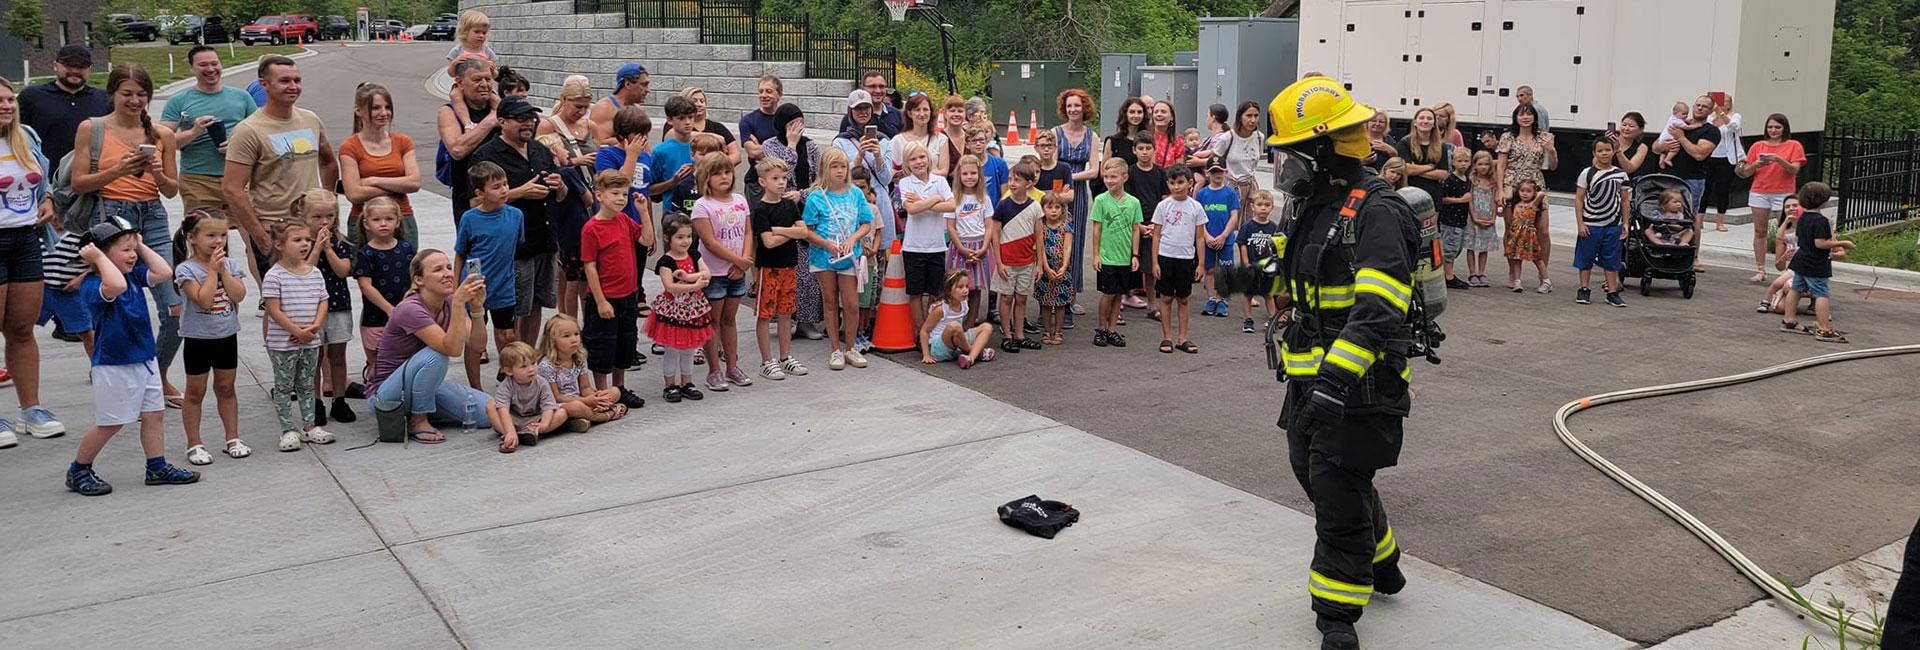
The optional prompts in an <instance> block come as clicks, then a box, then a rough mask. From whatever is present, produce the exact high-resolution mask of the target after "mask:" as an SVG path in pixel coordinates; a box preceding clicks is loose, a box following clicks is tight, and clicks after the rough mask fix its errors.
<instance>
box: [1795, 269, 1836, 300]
mask: <svg viewBox="0 0 1920 650" xmlns="http://www.w3.org/2000/svg"><path fill="white" fill-rule="evenodd" d="M1831 279H1832V278H1810V277H1807V276H1805V275H1801V274H1799V273H1795V274H1793V290H1794V291H1797V292H1799V293H1800V294H1802V295H1807V296H1813V297H1815V298H1826V297H1828V296H1827V281H1828V280H1831Z"/></svg>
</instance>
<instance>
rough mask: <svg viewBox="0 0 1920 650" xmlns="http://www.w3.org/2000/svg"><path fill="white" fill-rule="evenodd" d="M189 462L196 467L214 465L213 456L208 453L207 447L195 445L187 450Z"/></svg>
mask: <svg viewBox="0 0 1920 650" xmlns="http://www.w3.org/2000/svg"><path fill="white" fill-rule="evenodd" d="M187 462H189V463H193V464H195V465H212V464H213V454H209V453H207V446H206V445H194V446H192V447H188V448H187Z"/></svg>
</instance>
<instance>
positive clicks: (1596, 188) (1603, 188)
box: [1574, 167, 1627, 227]
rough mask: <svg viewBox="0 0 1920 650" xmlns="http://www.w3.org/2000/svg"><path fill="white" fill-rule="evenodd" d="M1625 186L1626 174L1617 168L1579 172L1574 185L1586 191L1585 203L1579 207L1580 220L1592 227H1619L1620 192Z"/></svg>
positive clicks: (1589, 168) (1588, 169)
mask: <svg viewBox="0 0 1920 650" xmlns="http://www.w3.org/2000/svg"><path fill="white" fill-rule="evenodd" d="M1626 184H1627V173H1626V172H1623V171H1620V168H1618V167H1610V168H1607V169H1594V168H1592V167H1588V168H1586V169H1583V170H1580V177H1579V178H1578V179H1576V180H1575V181H1574V185H1575V186H1577V187H1580V188H1583V189H1585V190H1586V191H1587V201H1586V203H1584V204H1582V205H1581V206H1580V220H1581V221H1584V222H1586V224H1587V225H1588V226H1594V227H1605V226H1618V225H1620V210H1621V205H1620V191H1621V190H1622V189H1623V188H1625V187H1626Z"/></svg>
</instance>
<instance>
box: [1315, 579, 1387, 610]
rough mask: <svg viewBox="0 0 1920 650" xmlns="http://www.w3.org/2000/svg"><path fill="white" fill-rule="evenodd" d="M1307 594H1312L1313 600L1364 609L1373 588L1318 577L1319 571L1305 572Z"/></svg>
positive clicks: (1371, 596) (1371, 597) (1370, 597)
mask: <svg viewBox="0 0 1920 650" xmlns="http://www.w3.org/2000/svg"><path fill="white" fill-rule="evenodd" d="M1307 593H1310V594H1313V596H1314V597H1315V598H1322V599H1326V600H1331V601H1333V602H1336V603H1344V604H1347V605H1359V606H1361V607H1365V606H1366V605H1367V601H1369V600H1372V599H1373V587H1370V586H1366V585H1356V584H1348V583H1345V582H1341V581H1339V580H1334V579H1332V578H1328V577H1326V576H1323V575H1320V572H1319V571H1308V572H1307Z"/></svg>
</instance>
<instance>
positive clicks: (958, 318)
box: [933, 300, 968, 338]
mask: <svg viewBox="0 0 1920 650" xmlns="http://www.w3.org/2000/svg"><path fill="white" fill-rule="evenodd" d="M967 309H968V307H967V301H965V300H962V301H960V309H959V310H958V311H956V310H954V309H952V308H949V307H947V303H945V302H941V303H940V322H938V323H935V324H934V325H933V336H934V337H935V338H939V337H940V335H941V334H944V333H946V331H947V325H949V324H952V323H959V322H962V320H963V319H965V318H966V317H967Z"/></svg>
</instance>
